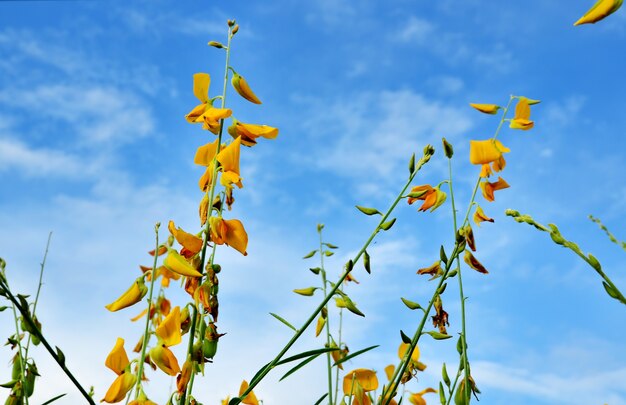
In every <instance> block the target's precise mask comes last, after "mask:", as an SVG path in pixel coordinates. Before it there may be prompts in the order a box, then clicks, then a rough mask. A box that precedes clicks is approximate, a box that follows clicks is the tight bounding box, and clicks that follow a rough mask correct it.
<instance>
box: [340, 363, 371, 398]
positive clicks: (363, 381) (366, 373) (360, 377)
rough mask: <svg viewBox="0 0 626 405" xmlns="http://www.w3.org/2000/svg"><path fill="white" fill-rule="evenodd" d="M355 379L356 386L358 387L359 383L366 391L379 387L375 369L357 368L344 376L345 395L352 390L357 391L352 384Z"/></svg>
mask: <svg viewBox="0 0 626 405" xmlns="http://www.w3.org/2000/svg"><path fill="white" fill-rule="evenodd" d="M353 381H354V387H357V384H358V386H360V387H361V389H362V390H363V391H365V392H369V391H374V390H375V389H377V388H378V377H376V373H375V372H374V371H372V370H368V369H366V368H357V369H356V370H352V371H350V372H349V373H346V376H345V377H344V378H343V393H344V394H345V395H350V392H354V391H355V389H354V388H353V384H352V382H353Z"/></svg>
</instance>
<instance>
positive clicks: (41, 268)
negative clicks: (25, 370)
mask: <svg viewBox="0 0 626 405" xmlns="http://www.w3.org/2000/svg"><path fill="white" fill-rule="evenodd" d="M51 239H52V232H50V233H49V234H48V241H47V242H46V251H45V252H44V254H43V260H42V261H41V266H40V270H39V284H38V286H37V293H36V294H35V301H34V302H33V313H32V315H33V316H35V311H36V310H37V303H38V302H39V294H40V292H41V286H42V285H43V282H42V281H43V271H44V269H45V267H46V259H47V258H48V250H49V249H50V240H51ZM30 341H31V339H30V334H29V335H28V341H27V342H26V353H24V357H25V358H28V349H29V347H30Z"/></svg>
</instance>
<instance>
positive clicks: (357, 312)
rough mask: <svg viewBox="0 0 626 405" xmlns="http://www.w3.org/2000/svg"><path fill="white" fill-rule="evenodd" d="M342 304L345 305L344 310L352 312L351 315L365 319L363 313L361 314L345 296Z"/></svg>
mask: <svg viewBox="0 0 626 405" xmlns="http://www.w3.org/2000/svg"><path fill="white" fill-rule="evenodd" d="M343 302H344V304H346V308H347V309H348V311H350V312H352V313H353V314H356V315H358V316H363V317H365V314H364V313H363V312H361V311H360V310H359V309H358V308H357V307H356V305H355V304H354V302H352V300H351V299H350V298H349V297H348V296H347V295H346V296H344V297H343Z"/></svg>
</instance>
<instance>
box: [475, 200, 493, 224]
mask: <svg viewBox="0 0 626 405" xmlns="http://www.w3.org/2000/svg"><path fill="white" fill-rule="evenodd" d="M474 222H475V223H476V225H478V226H480V223H481V222H494V219H493V218H489V217H488V216H487V215H486V214H485V212H484V211H483V209H482V208H481V207H480V205H479V206H478V208H476V212H474Z"/></svg>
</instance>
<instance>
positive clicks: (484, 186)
mask: <svg viewBox="0 0 626 405" xmlns="http://www.w3.org/2000/svg"><path fill="white" fill-rule="evenodd" d="M509 187H510V186H509V184H508V183H507V182H506V181H505V180H504V179H503V178H502V177H498V181H496V182H488V181H481V182H480V189H481V190H482V193H483V197H485V200H487V201H495V196H494V194H493V193H494V191H496V190H502V189H505V188H509Z"/></svg>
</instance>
